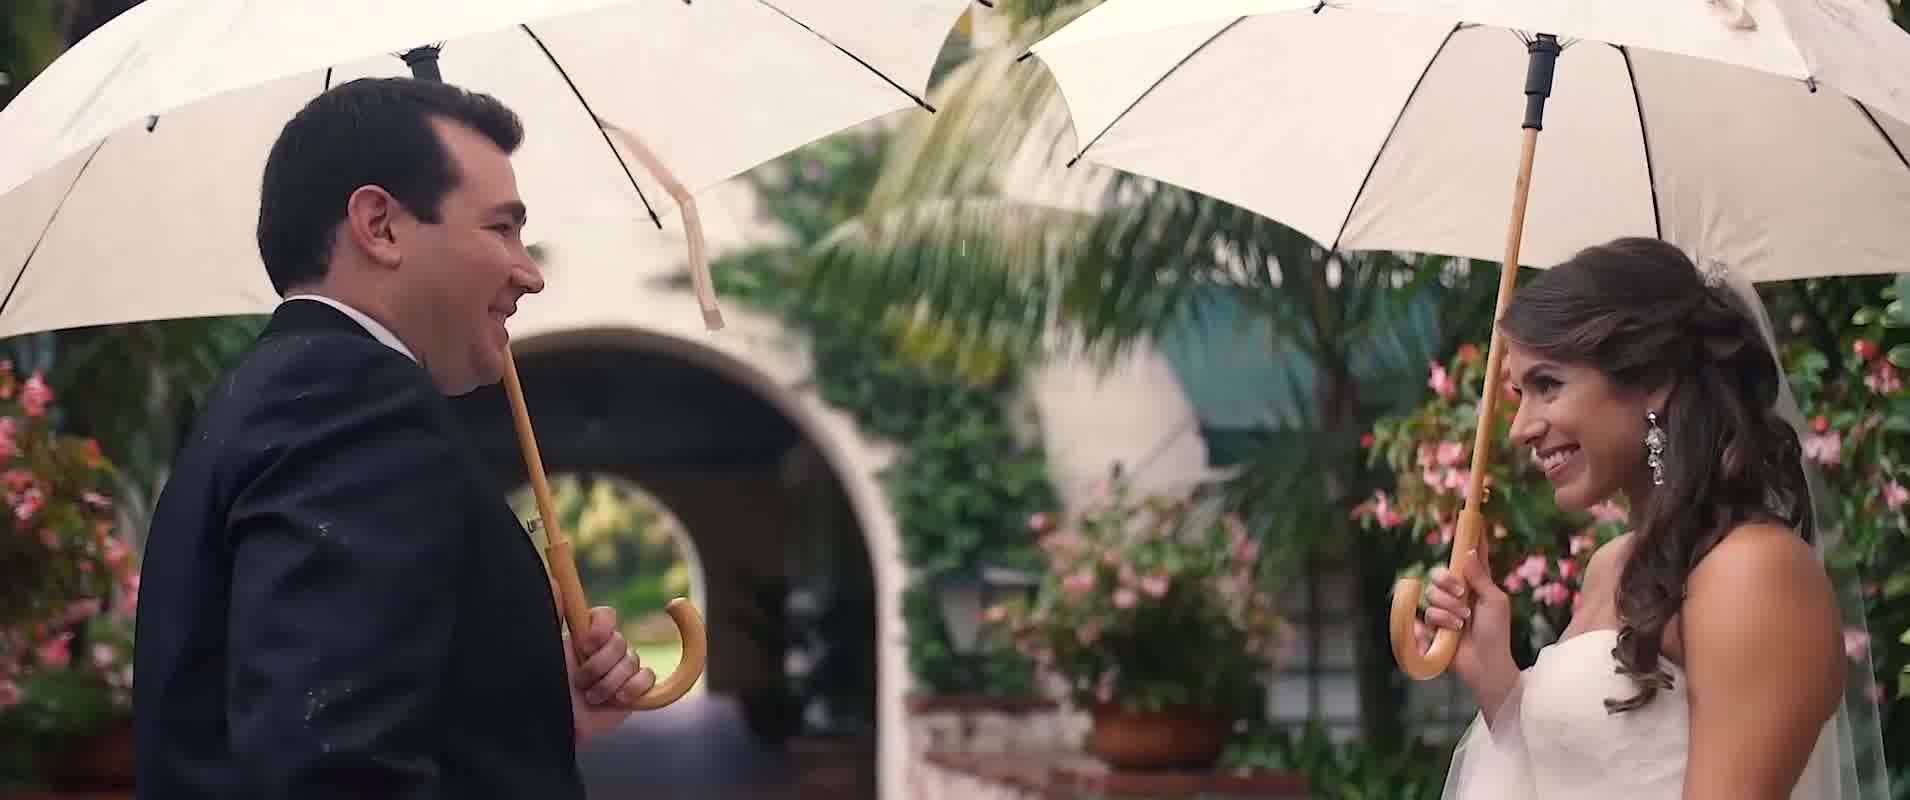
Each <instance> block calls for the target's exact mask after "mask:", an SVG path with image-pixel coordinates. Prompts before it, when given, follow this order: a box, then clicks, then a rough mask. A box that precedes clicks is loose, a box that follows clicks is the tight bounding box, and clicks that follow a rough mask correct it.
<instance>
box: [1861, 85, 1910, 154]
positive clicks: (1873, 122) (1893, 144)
mask: <svg viewBox="0 0 1910 800" xmlns="http://www.w3.org/2000/svg"><path fill="white" fill-rule="evenodd" d="M1850 104H1851V105H1854V106H1856V107H1857V110H1858V111H1860V112H1863V115H1864V119H1867V120H1870V127H1872V128H1876V129H1877V135H1878V136H1882V137H1883V143H1884V144H1887V145H1890V152H1892V153H1895V154H1896V156H1897V163H1899V164H1902V165H1904V166H1905V167H1910V158H1905V157H1904V155H1903V148H1902V147H1900V146H1898V144H1897V140H1895V139H1892V138H1890V132H1889V131H1886V130H1884V129H1883V123H1881V122H1878V121H1877V115H1876V114H1872V113H1870V107H1869V106H1867V105H1864V104H1863V101H1861V100H1858V99H1856V98H1851V100H1850Z"/></svg>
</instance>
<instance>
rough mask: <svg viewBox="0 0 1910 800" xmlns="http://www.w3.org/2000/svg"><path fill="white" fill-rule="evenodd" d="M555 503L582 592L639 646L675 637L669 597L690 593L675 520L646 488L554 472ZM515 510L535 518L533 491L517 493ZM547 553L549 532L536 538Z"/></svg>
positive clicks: (552, 492) (512, 503) (617, 481)
mask: <svg viewBox="0 0 1910 800" xmlns="http://www.w3.org/2000/svg"><path fill="white" fill-rule="evenodd" d="M550 487H551V503H552V505H553V506H554V507H555V509H554V510H555V511H556V515H557V524H558V525H559V526H561V527H562V529H563V531H564V534H565V535H566V536H567V537H569V538H570V541H571V549H572V553H573V554H574V557H575V559H576V561H577V573H578V579H579V581H580V582H581V583H582V584H583V586H584V593H585V594H587V595H589V596H590V597H592V598H594V599H595V600H596V601H597V602H600V603H602V604H604V605H607V606H610V607H611V608H614V609H616V610H617V618H618V619H620V620H623V622H624V637H625V638H626V639H630V640H631V641H633V642H638V641H641V642H646V643H649V642H655V641H671V642H674V641H675V640H676V632H675V631H676V629H675V627H674V626H673V625H672V624H671V623H670V622H669V621H668V617H667V616H666V615H665V614H664V613H663V606H664V604H665V603H668V602H669V601H670V600H672V599H674V598H677V597H683V596H686V595H687V594H688V593H689V589H690V586H689V570H688V562H687V561H686V560H685V558H684V555H683V553H682V552H681V551H680V550H679V549H678V546H677V534H678V533H679V532H680V527H679V523H678V522H677V521H676V518H675V517H673V516H671V515H670V514H669V512H668V511H667V510H666V509H665V508H663V506H661V505H660V504H658V503H657V501H656V500H655V499H654V498H652V497H650V495H649V494H648V493H646V492H644V491H643V490H642V489H640V488H638V487H636V486H634V485H631V484H629V483H627V482H624V481H622V480H618V479H615V478H608V477H601V476H592V475H569V474H565V475H554V476H551V479H550ZM510 504H511V508H512V510H514V511H515V512H517V514H518V516H519V517H521V518H523V519H527V520H534V519H536V518H537V502H536V497H535V496H534V495H533V493H532V492H531V490H530V488H529V487H523V488H520V489H518V490H517V491H516V492H513V493H512V494H511V497H510ZM532 539H533V540H534V541H535V542H536V543H537V547H538V552H539V553H540V554H542V553H543V548H544V545H545V541H546V540H545V538H544V535H543V532H542V531H541V530H540V531H537V532H535V533H533V534H532Z"/></svg>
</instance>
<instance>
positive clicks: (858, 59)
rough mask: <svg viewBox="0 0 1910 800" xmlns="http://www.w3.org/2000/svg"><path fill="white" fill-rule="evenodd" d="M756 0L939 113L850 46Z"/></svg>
mask: <svg viewBox="0 0 1910 800" xmlns="http://www.w3.org/2000/svg"><path fill="white" fill-rule="evenodd" d="M756 2H757V3H759V4H761V5H762V6H764V7H765V8H768V9H769V10H771V11H774V12H776V13H777V14H780V15H781V16H782V18H783V19H786V20H789V21H790V22H791V23H793V24H794V25H796V27H799V28H802V29H803V30H805V31H808V32H809V34H810V35H811V36H814V37H816V38H818V39H821V40H822V41H823V42H824V43H826V44H828V45H829V46H830V47H833V48H835V49H836V52H839V53H841V54H843V55H845V56H848V57H849V59H850V60H851V61H854V62H856V63H857V64H860V65H862V68H863V69H866V70H868V71H870V72H873V73H875V76H876V77H878V78H881V79H882V82H883V83H887V84H888V85H890V86H892V87H895V90H896V91H898V92H901V93H902V94H903V95H905V96H907V97H908V98H909V99H910V100H912V101H914V102H915V104H916V105H918V106H921V107H922V108H925V109H928V112H929V113H930V114H934V113H937V112H936V110H935V106H932V105H929V102H928V101H927V100H924V99H922V98H921V97H919V96H917V95H916V94H915V93H914V92H911V91H909V90H908V89H907V88H906V87H904V86H903V85H902V84H900V83H897V82H896V81H895V79H894V78H891V77H889V76H888V74H887V73H885V72H883V71H882V70H879V69H876V68H875V65H873V64H870V63H869V62H867V61H864V60H863V59H862V57H861V56H859V55H856V54H855V53H851V52H849V48H847V47H843V46H842V45H839V44H836V42H835V40H834V39H831V38H829V37H827V36H824V35H822V32H821V31H818V30H816V29H815V28H812V27H809V24H808V23H805V22H803V21H802V20H799V19H796V17H795V15H793V14H790V13H789V12H787V11H784V10H782V8H780V7H778V6H777V5H776V4H775V3H771V2H769V0H756Z"/></svg>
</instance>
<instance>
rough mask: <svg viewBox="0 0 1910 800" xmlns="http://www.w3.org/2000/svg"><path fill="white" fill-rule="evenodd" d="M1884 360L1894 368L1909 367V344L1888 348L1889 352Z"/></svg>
mask: <svg viewBox="0 0 1910 800" xmlns="http://www.w3.org/2000/svg"><path fill="white" fill-rule="evenodd" d="M1884 358H1887V359H1889V360H1890V363H1891V364H1892V365H1894V366H1897V367H1900V368H1903V367H1910V344H1900V345H1897V346H1895V347H1892V348H1890V352H1889V353H1887V354H1885V356H1884Z"/></svg>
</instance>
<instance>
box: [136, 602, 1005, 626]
mask: <svg viewBox="0 0 1910 800" xmlns="http://www.w3.org/2000/svg"><path fill="white" fill-rule="evenodd" d="M120 602H122V603H124V602H125V600H124V599H122V600H121V601H120ZM982 621H983V622H986V623H988V624H990V625H1000V624H1001V623H1003V622H1007V621H1008V607H1007V606H1004V605H1001V604H999V603H997V604H995V605H992V606H989V607H988V610H986V611H983V612H982Z"/></svg>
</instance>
